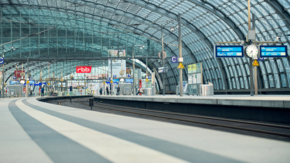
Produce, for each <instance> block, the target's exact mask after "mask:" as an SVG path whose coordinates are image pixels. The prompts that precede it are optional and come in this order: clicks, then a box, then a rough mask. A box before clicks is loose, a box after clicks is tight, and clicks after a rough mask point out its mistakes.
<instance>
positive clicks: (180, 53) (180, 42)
mask: <svg viewBox="0 0 290 163" xmlns="http://www.w3.org/2000/svg"><path fill="white" fill-rule="evenodd" d="M178 49H179V60H178V62H181V61H183V58H182V41H181V14H180V13H179V14H178ZM179 84H180V96H181V97H182V96H183V82H182V69H179Z"/></svg>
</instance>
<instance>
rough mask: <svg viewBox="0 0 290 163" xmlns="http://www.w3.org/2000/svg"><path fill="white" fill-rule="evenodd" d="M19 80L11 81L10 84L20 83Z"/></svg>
mask: <svg viewBox="0 0 290 163" xmlns="http://www.w3.org/2000/svg"><path fill="white" fill-rule="evenodd" d="M18 83H19V81H10V85H14V84H18Z"/></svg>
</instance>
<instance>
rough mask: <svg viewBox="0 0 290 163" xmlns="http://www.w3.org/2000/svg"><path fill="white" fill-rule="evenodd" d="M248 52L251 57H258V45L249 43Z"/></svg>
mask: <svg viewBox="0 0 290 163" xmlns="http://www.w3.org/2000/svg"><path fill="white" fill-rule="evenodd" d="M246 54H247V56H248V57H250V58H257V57H258V54H259V50H258V47H257V46H256V45H249V46H247V48H246Z"/></svg>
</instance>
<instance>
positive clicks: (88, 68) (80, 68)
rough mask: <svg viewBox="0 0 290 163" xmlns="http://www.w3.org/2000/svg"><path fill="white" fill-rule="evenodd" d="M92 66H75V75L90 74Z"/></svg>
mask: <svg viewBox="0 0 290 163" xmlns="http://www.w3.org/2000/svg"><path fill="white" fill-rule="evenodd" d="M91 70H92V66H76V73H91Z"/></svg>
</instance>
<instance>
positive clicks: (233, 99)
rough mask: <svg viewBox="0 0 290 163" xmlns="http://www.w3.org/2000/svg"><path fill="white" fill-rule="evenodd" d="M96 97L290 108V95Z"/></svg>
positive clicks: (103, 96)
mask: <svg viewBox="0 0 290 163" xmlns="http://www.w3.org/2000/svg"><path fill="white" fill-rule="evenodd" d="M94 97H96V98H105V99H116V100H130V101H150V102H165V103H186V104H209V105H231V106H246V107H247V106H250V107H271V108H290V95H257V96H250V95H214V96H188V95H184V96H182V97H181V96H177V95H165V96H163V95H155V96H145V95H141V96H129V95H126V96H124V95H123V96H111V95H102V96H100V95H98V96H94Z"/></svg>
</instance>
